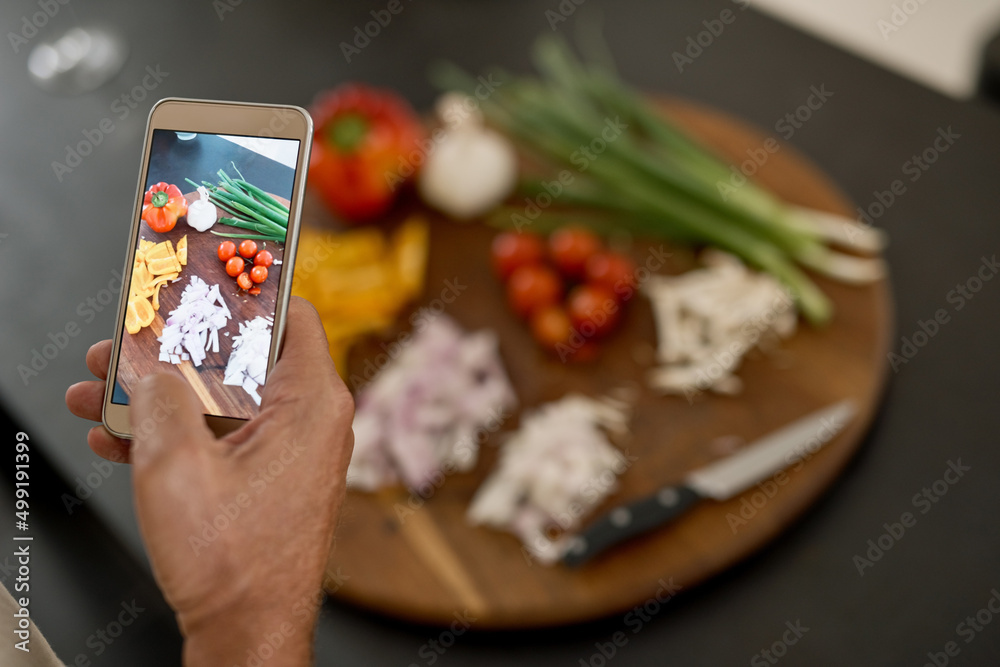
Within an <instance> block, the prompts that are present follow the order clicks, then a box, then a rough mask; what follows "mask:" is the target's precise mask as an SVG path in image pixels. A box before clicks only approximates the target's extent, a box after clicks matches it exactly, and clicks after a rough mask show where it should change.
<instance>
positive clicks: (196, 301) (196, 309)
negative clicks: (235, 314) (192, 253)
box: [156, 276, 232, 366]
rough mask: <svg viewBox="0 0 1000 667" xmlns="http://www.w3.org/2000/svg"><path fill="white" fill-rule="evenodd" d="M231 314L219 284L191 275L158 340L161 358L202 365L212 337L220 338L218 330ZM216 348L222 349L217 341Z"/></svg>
mask: <svg viewBox="0 0 1000 667" xmlns="http://www.w3.org/2000/svg"><path fill="white" fill-rule="evenodd" d="M231 317H232V315H231V314H230V313H229V308H228V307H227V306H226V302H225V300H223V298H222V294H221V293H220V292H219V286H218V285H212V286H211V287H209V285H208V283H206V282H205V281H204V280H202V279H201V278H199V277H198V276H191V282H190V283H189V284H188V286H187V287H185V288H184V292H183V293H182V294H181V302H180V305H178V306H177V308H175V309H174V310H173V311H172V312H171V313H170V315H169V316H168V317H167V321H166V324H165V326H164V327H163V333H162V334H160V337H159V338H157V339H156V340H158V341H159V342H160V356H159V359H160V361H169V362H170V363H172V364H179V363H181V362H182V361H186V360H187V359H190V360H191V363H193V364H194V365H195V366H201V362H202V361H204V360H205V356H206V354H205V352H206V350H207V349H209V347H210V344H209V342H210V341H211V340H212V338H213V336H214V338H215V340H216V341H218V331H219V329H221V328H223V327H224V326H226V323H227V320H229V319H230V318H231ZM213 350H214V351H215V352H218V351H219V348H218V343H216V345H215V346H214V348H213Z"/></svg>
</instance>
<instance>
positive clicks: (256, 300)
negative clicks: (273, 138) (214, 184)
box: [118, 192, 288, 419]
mask: <svg viewBox="0 0 1000 667" xmlns="http://www.w3.org/2000/svg"><path fill="white" fill-rule="evenodd" d="M184 198H185V199H187V201H188V204H191V203H193V202H194V201H196V200H198V199H199V195H198V193H197V192H191V193H188V194H185V195H184ZM278 199H279V200H281V201H282V202H283V203H285V204H286V205H287V203H288V200H285V199H281V198H280V197H279V198H278ZM216 212H217V213H218V216H219V217H220V218H221V217H222V216H223V215H228V214H227V213H224V212H223V211H222V210H221V209H219V208H218V207H216ZM139 224H140V228H139V238H140V239H145V240H147V241H153V242H154V243H159V242H161V241H166V240H168V239H169V240H170V241H171V243H173V245H174V248H175V249H176V248H177V243H178V242H179V241H180V240H181V239H182V238H183V237H184V236H187V244H188V262H187V266H184V267H182V269H181V274H180V277H179V279H178V280H177V282H168V283H167V284H166V285H164V286H163V287H161V288H160V298H159V301H160V309H159V310H158V311H157V313H156V318H155V319H154V320H153V323H152V324H151V325H150V326H148V327H144V328H143V329H141V330H140V331H139V332H138V333H136V334H129V333H125V339H124V340H123V341H122V353H121V359H120V360H119V363H118V382H119V383H120V384H121V386H122V388H123V389H124V390H125V392H126V393H127V394H128V395H130V396H131V394H132V389H133V388H134V387H135V386H136V384H137V383H138V382H139V380H140V379H141V378H143V377H145V376H146V375H148V374H149V373H152V372H156V371H159V372H163V371H166V372H174V373H179V374H180V375H181V376H183V377H184V379H186V380H187V381H188V382H189V383H191V386H192V387H193V388H194V390H195V392H196V393H197V394H198V396H199V397H200V398H201V399H202V403H203V404H204V405H205V412H206V413H208V414H215V415H230V416H232V417H239V418H242V419H251V418H253V417H254V416H256V415H257V404H256V403H254V400H253V398H252V397H251V396H250V394H248V393H246V392H245V391H244V390H243V388H242V387H235V386H229V385H224V384H222V380H223V378H224V377H225V373H226V364H227V363H228V361H229V356H230V354H231V353H232V348H233V344H232V341H233V337H234V336H238V335H239V333H240V326H239V325H240V323H242V322H246V321H248V320H252V319H253V318H255V317H257V316H258V315H262V316H271V315H273V313H274V304H275V301H276V299H277V297H278V278H279V277H280V271H281V269H280V266H274V265H272V266H271V267H270V268H269V269H268V276H267V280H266V281H264V282H263V283H262V284H261V292H260V294H258V295H256V296H253V295H250V294H247V293H246V292H244V291H243V290H241V289H240V288H239V287H237V285H236V279H235V278H230V277H229V275H228V274H226V266H225V264H224V263H223V262H222V261H220V260H219V256H218V254H217V253H218V248H219V243H220V242H222V241H224V240H226V239H224V238H222V237H219V236H216V235H215V234H212V233H211V232H210V231H205V232H199V231H197V230H196V229H194V228H193V227H190V226H189V225H188V224H187V217H186V216H183V217H181V218H180V219H179V220H178V221H177V224H176V225H175V226H174V228H173V229H172V230H170V231H169V232H166V233H164V234H158V233H156V232H154V231H153V230H152V229H150V228H149V226H148V225H147V224H146V223H145V222H140V223H139ZM212 229H213V230H216V231H220V232H225V233H227V234H228V233H239V232H240V231H242V230H240V229H238V228H236V227H230V226H228V225H223V224H221V223H216V225H215V226H214V227H212ZM232 240H233V241H234V242H235V243H237V244H239V239H232ZM258 246H259V247H261V248H266V249H267V250H270V251H271V254H272V255H273V256H274V259H275V260H277V261H280V260H281V259H282V257H283V256H284V248H285V244H284V243H271V242H267V243H266V244H265V245H263V246H261V245H260V242H258ZM193 275H197V276H198V277H199V278H201V279H202V280H204V281H205V282H206V283H208V284H209V286H211V285H216V284H217V285H218V286H219V290H220V293H221V294H222V298H223V299H224V300H225V302H226V306H227V307H228V308H229V312H230V313H231V314H232V319H230V320H228V322H227V324H226V327H225V329H223V330H220V331H219V351H218V352H212V351H211V350H209V352H208V355H207V356H206V358H205V360H204V361H203V362H202V364H201V366H199V367H195V365H194V364H192V363H191V362H190V361H183V362H181V363H180V364H176V365H175V364H171V363H169V362H165V361H159V356H160V343H159V341H157V340H156V339H157V337H159V335H160V334H161V333H162V332H163V326H164V323H165V321H166V319H167V318H168V317H169V316H170V313H171V312H172V311H173V310H174V309H175V308H177V306H178V305H180V302H181V293H183V292H184V288H185V287H187V286H188V285H189V284H190V283H191V276H193ZM226 333H228V334H229V335H228V336H227V335H225V334H226Z"/></svg>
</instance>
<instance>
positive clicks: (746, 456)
mask: <svg viewBox="0 0 1000 667" xmlns="http://www.w3.org/2000/svg"><path fill="white" fill-rule="evenodd" d="M855 411H856V410H855V407H854V403H853V402H851V401H850V400H843V401H840V402H838V403H834V404H833V405H829V406H827V407H825V408H822V409H821V410H818V411H816V412H813V413H811V414H809V415H806V416H805V417H802V418H800V419H797V420H795V421H794V422H792V423H791V424H787V425H785V426H782V427H781V428H779V429H778V430H777V431H773V432H771V433H769V434H768V435H766V436H764V437H763V438H760V439H758V440H756V441H754V442H752V443H750V444H749V445H746V446H745V447H743V448H742V449H740V450H739V451H738V452H736V453H735V454H732V455H730V456H727V457H726V458H724V459H720V460H718V461H715V462H714V463H710V464H709V465H707V466H705V467H703V468H699V469H697V470H694V471H692V472H690V473H688V475H687V476H686V477H685V478H684V480H683V481H682V482H681V483H680V484H675V485H668V486H664V487H663V488H662V489H660V490H659V491H657V492H656V493H654V494H652V495H650V496H646V497H645V498H641V499H639V500H636V501H633V502H631V503H629V504H627V505H621V506H619V507H616V508H615V509H613V510H611V511H610V512H608V513H607V514H605V515H604V516H602V517H601V518H599V519H597V520H596V521H594V522H593V523H592V524H591V525H590V526H588V527H587V528H586V529H585V530H584V531H582V532H581V533H580V534H578V535H575V536H573V537H570V538H568V539H567V542H566V551H565V553H564V554H563V562H564V563H566V564H567V565H569V566H571V567H576V566H578V565H582V564H583V563H585V562H587V561H588V560H590V559H591V558H593V557H594V556H596V555H598V554H600V553H601V552H603V551H605V550H606V549H609V548H611V547H613V546H615V545H617V544H620V543H621V542H624V541H625V540H628V539H630V538H633V537H635V536H637V535H641V534H642V533H646V532H648V531H650V530H652V529H653V528H656V527H658V526H662V525H664V524H666V523H669V522H670V521H673V520H674V519H676V518H677V517H678V516H680V515H681V514H683V513H684V512H685V511H686V510H687V509H688V508H689V507H691V506H692V505H694V504H695V503H697V502H699V501H701V500H705V499H707V498H711V499H713V500H717V501H722V500H729V499H730V498H732V497H733V496H735V495H736V494H738V493H740V492H742V491H744V490H745V489H747V488H749V487H751V486H753V485H754V484H756V483H757V482H760V481H762V480H764V479H766V478H767V477H769V476H771V475H773V474H774V473H776V472H777V471H779V470H782V469H783V468H785V467H787V466H788V465H789V464H791V463H792V462H793V461H795V460H796V459H798V458H802V457H803V456H804V455H807V454H811V453H814V452H815V451H816V450H817V449H818V448H819V447H821V446H823V445H825V444H826V443H827V442H829V441H830V440H833V437H834V436H835V435H837V433H839V432H840V431H841V429H843V428H844V426H846V424H847V423H848V422H849V421H850V420H851V419H852V418H853V417H854V414H855ZM807 447H808V451H807Z"/></svg>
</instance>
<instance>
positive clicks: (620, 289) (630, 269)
mask: <svg viewBox="0 0 1000 667" xmlns="http://www.w3.org/2000/svg"><path fill="white" fill-rule="evenodd" d="M586 278H587V282H589V283H591V284H593V285H600V286H601V287H605V288H607V289H609V290H611V291H612V292H614V295H615V298H616V299H618V301H619V302H625V301H628V300H629V299H631V298H632V296H633V295H634V294H635V289H636V277H635V264H634V263H633V262H632V260H631V259H629V258H628V257H626V256H625V255H623V254H621V253H618V252H611V251H607V252H599V253H597V254H596V255H593V256H592V257H591V258H590V259H588V260H587V267H586Z"/></svg>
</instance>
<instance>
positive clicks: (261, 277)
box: [250, 266, 267, 283]
mask: <svg viewBox="0 0 1000 667" xmlns="http://www.w3.org/2000/svg"><path fill="white" fill-rule="evenodd" d="M250 280H252V281H254V282H255V283H262V282H264V281H265V280H267V267H266V266H255V267H253V268H252V269H250Z"/></svg>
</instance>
